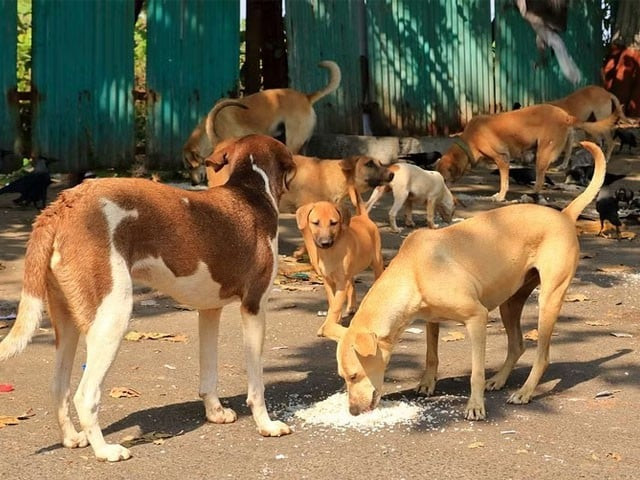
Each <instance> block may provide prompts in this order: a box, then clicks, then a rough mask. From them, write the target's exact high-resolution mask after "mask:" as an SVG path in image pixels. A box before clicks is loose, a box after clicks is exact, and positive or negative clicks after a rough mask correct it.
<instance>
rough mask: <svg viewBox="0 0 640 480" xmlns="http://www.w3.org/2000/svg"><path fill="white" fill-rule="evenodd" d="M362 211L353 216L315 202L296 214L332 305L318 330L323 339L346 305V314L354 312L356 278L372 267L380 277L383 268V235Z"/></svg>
mask: <svg viewBox="0 0 640 480" xmlns="http://www.w3.org/2000/svg"><path fill="white" fill-rule="evenodd" d="M361 210H362V211H363V213H362V214H360V215H357V216H354V217H351V215H350V214H349V210H348V209H346V208H343V209H340V208H339V207H338V206H337V205H336V204H334V203H331V202H316V203H309V204H307V205H304V206H302V207H300V208H299V209H298V211H297V212H296V221H297V223H298V228H299V229H300V230H301V231H302V236H303V237H304V244H305V247H306V249H307V252H308V254H309V259H310V260H311V265H313V268H314V269H315V271H316V272H317V273H318V274H319V275H320V276H321V277H322V279H323V281H324V288H325V290H326V292H327V300H328V302H329V310H328V313H327V318H326V319H325V321H324V323H323V324H322V326H321V327H320V329H319V330H318V335H320V336H322V335H325V331H330V330H331V329H332V327H333V326H335V325H339V324H340V320H341V318H342V310H343V307H344V305H345V302H346V303H347V314H352V313H353V312H355V309H356V290H355V285H354V281H355V275H357V274H358V273H360V272H362V271H363V270H365V269H366V268H367V267H369V266H372V267H373V272H374V275H375V278H378V277H379V276H380V275H381V274H382V271H383V269H384V265H383V260H382V250H381V240H380V232H378V227H377V226H376V224H375V223H373V222H372V221H371V219H370V218H369V216H368V215H367V213H366V212H365V211H364V208H362V209H361Z"/></svg>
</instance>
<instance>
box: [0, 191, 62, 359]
mask: <svg viewBox="0 0 640 480" xmlns="http://www.w3.org/2000/svg"><path fill="white" fill-rule="evenodd" d="M57 205H59V202H55V203H53V204H52V205H50V206H49V207H48V208H47V209H46V210H44V211H43V212H42V213H41V214H40V215H39V216H38V218H37V219H36V221H35V222H34V224H33V231H32V232H31V237H30V238H29V242H28V243H27V253H26V255H25V260H24V282H23V286H22V294H21V296H20V305H19V306H18V316H17V318H16V321H15V323H14V325H13V327H12V328H11V331H10V332H9V333H8V334H7V336H6V337H5V338H4V340H2V342H0V361H2V360H6V359H7V358H10V357H13V356H14V355H17V354H18V353H20V352H21V351H22V350H24V348H25V347H26V346H27V344H28V343H29V340H31V338H32V337H33V335H34V334H35V332H36V330H37V329H38V327H39V326H40V322H41V321H42V312H43V311H44V302H45V299H46V297H47V270H48V269H49V264H50V262H51V257H52V255H53V243H54V239H55V235H56V230H57V225H58V222H59V217H58V215H57V214H56V210H57V208H56V206H57Z"/></svg>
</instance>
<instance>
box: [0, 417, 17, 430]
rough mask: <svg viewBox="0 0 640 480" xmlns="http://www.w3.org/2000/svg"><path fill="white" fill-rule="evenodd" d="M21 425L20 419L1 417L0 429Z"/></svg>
mask: <svg viewBox="0 0 640 480" xmlns="http://www.w3.org/2000/svg"><path fill="white" fill-rule="evenodd" d="M19 423H20V420H18V417H11V416H8V415H0V428H4V427H6V426H8V425H18V424H19Z"/></svg>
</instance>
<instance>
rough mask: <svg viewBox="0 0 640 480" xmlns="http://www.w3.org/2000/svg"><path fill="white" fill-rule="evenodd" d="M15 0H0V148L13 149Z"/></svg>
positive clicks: (15, 118)
mask: <svg viewBox="0 0 640 480" xmlns="http://www.w3.org/2000/svg"><path fill="white" fill-rule="evenodd" d="M17 20H18V16H17V1H16V0H0V92H2V98H0V149H2V150H13V149H14V144H15V142H16V139H17V132H18V100H17V95H16V94H17V85H16V41H17V40H16V39H17Z"/></svg>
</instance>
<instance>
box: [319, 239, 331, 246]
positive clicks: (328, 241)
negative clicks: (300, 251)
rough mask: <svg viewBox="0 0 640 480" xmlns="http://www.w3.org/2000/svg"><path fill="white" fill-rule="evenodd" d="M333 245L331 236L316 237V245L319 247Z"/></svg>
mask: <svg viewBox="0 0 640 480" xmlns="http://www.w3.org/2000/svg"><path fill="white" fill-rule="evenodd" d="M331 245H333V238H331V237H323V238H319V239H318V246H319V247H320V248H329V247H330V246H331Z"/></svg>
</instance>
